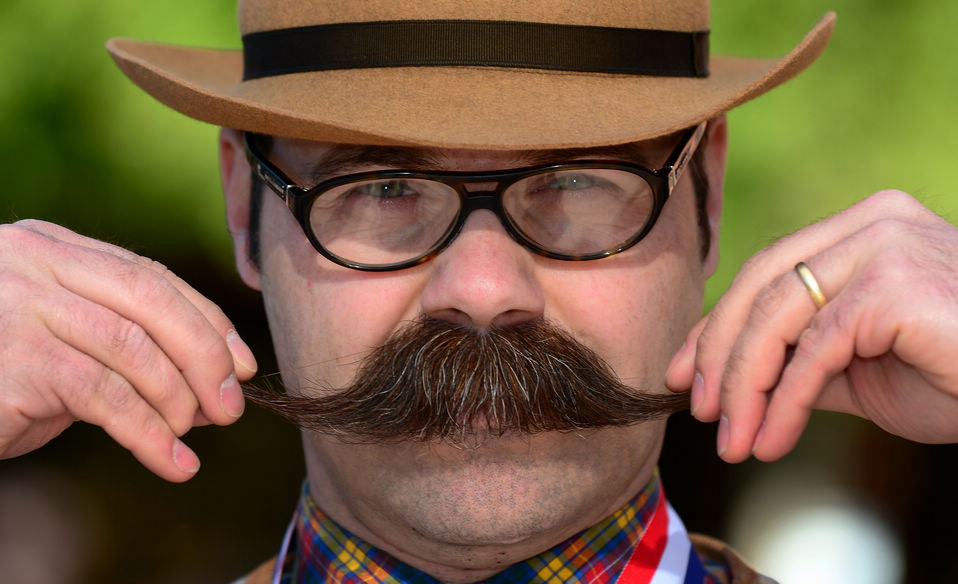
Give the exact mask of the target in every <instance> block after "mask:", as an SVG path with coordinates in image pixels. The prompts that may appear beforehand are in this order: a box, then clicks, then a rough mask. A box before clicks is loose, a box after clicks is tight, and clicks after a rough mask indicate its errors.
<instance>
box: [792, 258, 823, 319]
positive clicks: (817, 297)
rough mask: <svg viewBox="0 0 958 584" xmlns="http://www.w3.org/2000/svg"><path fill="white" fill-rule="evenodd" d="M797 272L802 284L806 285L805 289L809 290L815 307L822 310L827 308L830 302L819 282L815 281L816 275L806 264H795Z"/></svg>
mask: <svg viewBox="0 0 958 584" xmlns="http://www.w3.org/2000/svg"><path fill="white" fill-rule="evenodd" d="M795 272H796V273H797V274H798V277H799V278H801V279H802V284H805V288H807V289H808V295H809V296H811V297H812V302H814V303H815V307H816V308H821V307H823V306H825V303H826V302H828V300H827V299H826V298H825V294H824V293H823V292H822V287H821V286H819V285H818V280H816V279H815V275H814V274H812V270H811V269H809V267H808V266H807V265H806V264H805V262H798V263H797V264H795Z"/></svg>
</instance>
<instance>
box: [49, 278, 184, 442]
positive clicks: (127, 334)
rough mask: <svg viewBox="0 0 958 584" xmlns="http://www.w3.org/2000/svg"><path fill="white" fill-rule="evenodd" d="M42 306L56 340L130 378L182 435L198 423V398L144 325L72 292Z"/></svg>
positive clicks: (148, 401) (172, 427)
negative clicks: (195, 419) (194, 422)
mask: <svg viewBox="0 0 958 584" xmlns="http://www.w3.org/2000/svg"><path fill="white" fill-rule="evenodd" d="M37 304H38V306H37V307H36V310H37V312H38V313H39V314H40V316H41V319H42V321H43V323H44V324H45V325H46V327H47V329H48V330H49V331H50V332H51V333H52V334H53V335H54V336H55V337H56V338H58V339H60V340H61V341H63V342H64V343H66V344H67V345H69V346H71V347H73V348H74V349H76V350H77V351H79V352H80V353H83V354H86V355H89V356H90V357H92V358H93V359H95V360H96V361H98V362H99V363H101V364H102V365H103V366H105V367H107V368H109V369H111V370H113V371H114V372H116V373H117V374H119V375H121V376H122V377H123V378H124V379H126V380H127V381H128V382H129V383H130V384H131V386H132V387H133V388H134V389H135V390H136V392H137V393H138V394H139V395H140V396H141V397H142V398H143V399H144V400H145V401H146V402H147V403H148V404H149V405H150V406H151V407H152V408H153V409H154V410H156V411H157V412H158V413H159V414H160V415H161V416H162V417H163V419H164V421H165V422H166V423H167V425H169V426H170V428H171V429H172V431H173V432H174V433H175V434H176V435H177V436H182V435H183V434H185V433H186V432H187V431H188V430H189V429H190V428H191V427H192V426H193V420H194V418H195V415H196V412H197V409H198V407H199V403H198V400H197V398H196V396H195V395H194V393H193V391H192V389H191V388H190V386H189V384H188V383H187V381H186V379H185V378H184V376H183V375H182V373H181V372H180V371H179V369H177V367H176V366H175V365H174V364H173V363H172V361H170V359H169V357H168V356H167V355H166V353H164V352H163V350H161V349H160V347H159V346H157V344H156V343H155V342H153V339H152V338H151V337H150V335H148V334H147V332H146V331H145V330H144V329H143V328H142V327H141V326H139V325H138V324H136V323H135V322H132V321H130V320H127V319H126V318H123V317H121V316H120V315H118V314H116V313H115V312H113V311H111V310H109V309H107V308H104V307H103V306H100V305H98V304H95V303H93V302H90V301H89V300H86V299H85V298H82V297H79V296H76V295H74V294H71V293H68V292H63V293H61V294H56V295H55V296H48V297H46V298H44V299H43V302H38V303H37ZM54 309H55V310H54Z"/></svg>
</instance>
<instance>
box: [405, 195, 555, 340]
mask: <svg viewBox="0 0 958 584" xmlns="http://www.w3.org/2000/svg"><path fill="white" fill-rule="evenodd" d="M532 255H533V254H532V253H531V252H529V251H527V250H526V249H525V248H523V247H522V246H521V245H519V244H518V243H516V242H515V240H513V239H512V238H511V237H510V236H509V234H508V233H506V231H505V229H504V228H503V227H502V224H501V223H500V222H499V219H498V218H497V217H496V216H495V214H494V213H492V212H491V211H488V210H485V209H479V210H476V211H473V212H472V213H471V214H470V215H469V217H468V218H467V219H466V223H465V225H463V227H462V231H460V233H459V235H458V237H456V239H455V241H453V242H452V244H451V245H450V246H449V247H448V248H446V249H445V250H444V251H443V252H442V253H440V254H439V255H438V256H437V257H436V258H434V259H433V260H432V261H431V262H430V263H432V264H433V265H432V266H431V269H432V272H431V273H430V278H429V281H428V282H427V283H426V286H425V288H424V289H423V292H422V297H421V303H422V310H423V313H424V314H425V315H426V316H430V317H432V318H436V319H439V320H445V321H448V322H453V323H456V324H461V325H466V326H472V327H475V328H477V329H488V328H490V327H494V326H508V325H514V324H518V323H520V322H524V321H527V320H532V319H535V318H539V317H541V316H542V314H543V309H544V306H545V298H544V295H543V292H542V290H541V288H540V287H539V284H538V282H537V281H536V279H535V274H534V266H535V261H534V259H533V257H532Z"/></svg>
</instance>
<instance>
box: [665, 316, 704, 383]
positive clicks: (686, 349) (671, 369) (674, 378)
mask: <svg viewBox="0 0 958 584" xmlns="http://www.w3.org/2000/svg"><path fill="white" fill-rule="evenodd" d="M707 323H708V316H704V317H702V318H701V319H699V321H698V322H697V323H695V325H694V326H693V327H692V329H691V330H689V333H688V335H686V337H685V342H684V343H682V347H681V348H679V350H678V351H677V352H676V353H675V355H674V356H673V357H672V360H671V361H669V366H668V368H667V369H666V371H665V385H666V387H668V388H669V389H670V390H672V391H674V392H677V393H679V392H684V391H688V390H689V389H690V388H691V387H692V382H693V380H694V374H695V344H696V343H697V342H698V338H699V335H700V334H702V330H703V329H704V328H705V325H706V324H707ZM693 401H694V400H693Z"/></svg>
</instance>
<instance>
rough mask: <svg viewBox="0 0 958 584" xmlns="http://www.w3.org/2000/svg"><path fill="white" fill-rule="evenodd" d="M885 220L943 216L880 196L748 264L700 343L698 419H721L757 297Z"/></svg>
mask: <svg viewBox="0 0 958 584" xmlns="http://www.w3.org/2000/svg"><path fill="white" fill-rule="evenodd" d="M882 216H886V217H888V216H890V217H895V218H896V221H902V222H919V223H928V222H930V221H933V222H936V223H940V222H941V220H940V218H938V217H936V216H934V215H933V214H931V213H930V212H929V211H928V210H927V209H925V208H924V207H922V206H921V205H920V204H918V203H917V202H916V201H914V199H912V198H911V197H909V196H908V195H905V194H904V193H900V192H892V191H889V192H883V193H878V194H876V195H873V196H872V197H869V199H867V200H866V201H863V202H862V203H858V204H856V205H854V206H852V207H850V208H849V209H846V210H845V211H842V212H841V213H839V214H837V215H834V216H832V217H829V218H828V219H825V220H823V221H821V222H819V223H816V224H814V225H812V226H809V227H806V228H805V229H802V230H800V231H798V232H796V233H794V234H792V235H790V236H788V237H785V238H783V239H781V240H779V241H778V242H776V243H775V244H773V245H771V246H769V247H768V248H766V249H764V250H762V251H760V252H759V253H757V254H756V255H755V256H753V257H752V258H750V259H749V261H748V262H746V264H745V266H744V267H743V268H742V270H741V271H740V272H739V274H738V275H737V276H736V278H735V280H734V281H733V282H732V285H731V286H730V287H729V289H728V291H726V293H725V294H724V295H723V296H722V298H721V299H720V300H719V302H718V303H717V304H716V306H715V308H714V309H713V310H712V313H711V314H710V317H709V321H708V323H707V326H706V327H705V329H704V330H703V331H702V333H701V334H700V336H699V339H698V342H697V343H696V355H695V366H694V367H695V371H696V372H697V373H698V376H700V377H701V384H702V387H703V394H704V399H703V402H702V405H701V407H700V408H699V410H698V411H697V416H696V417H698V418H699V419H705V420H708V419H717V418H718V416H719V410H720V401H719V392H720V388H721V385H722V379H723V377H724V369H725V366H726V364H727V363H729V358H730V355H731V352H732V350H733V348H734V347H735V343H736V341H737V338H738V336H739V334H740V332H741V330H742V327H743V326H744V325H745V323H746V322H747V321H748V316H749V314H750V312H751V310H752V307H753V305H754V302H755V298H756V295H757V294H759V293H760V291H761V290H763V289H764V288H765V287H766V284H767V283H769V282H771V281H773V280H774V279H775V278H777V277H779V276H781V275H782V274H786V273H789V272H791V271H792V270H793V268H794V265H795V263H796V262H797V261H799V260H803V259H807V258H811V257H814V256H815V255H817V254H818V253H819V252H821V251H822V250H825V249H827V248H828V247H830V246H833V245H836V244H837V243H838V242H840V241H841V240H843V239H845V238H846V237H848V236H849V235H851V234H853V233H856V232H857V231H858V230H860V229H862V226H864V225H868V224H869V222H870V221H874V220H876V219H877V218H879V217H882ZM850 257H855V256H850ZM799 283H800V282H799Z"/></svg>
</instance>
